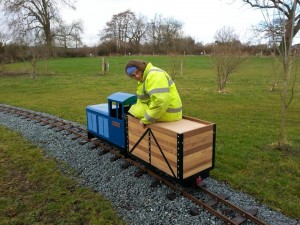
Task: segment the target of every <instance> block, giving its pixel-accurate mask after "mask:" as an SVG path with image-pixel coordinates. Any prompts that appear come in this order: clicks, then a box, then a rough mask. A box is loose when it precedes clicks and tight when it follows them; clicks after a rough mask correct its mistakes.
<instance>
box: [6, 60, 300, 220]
mask: <svg viewBox="0 0 300 225" xmlns="http://www.w3.org/2000/svg"><path fill="white" fill-rule="evenodd" d="M130 59H145V60H147V61H151V62H152V63H153V64H154V65H156V66H158V67H161V68H163V69H165V70H167V71H171V66H170V65H171V64H172V61H174V58H173V59H172V58H168V57H164V56H149V57H146V56H143V57H135V56H130V57H129V56H128V57H108V58H107V60H108V61H109V63H110V71H109V72H108V73H107V74H106V75H100V71H101V67H100V64H101V58H94V57H91V58H73V59H54V60H49V61H48V62H47V65H48V72H49V73H50V75H44V74H45V71H46V69H45V62H40V63H39V65H38V71H39V74H40V75H38V76H37V77H36V78H35V79H32V78H30V76H28V75H26V76H2V77H0V103H4V104H10V105H14V106H20V107H24V108H28V109H32V110H36V111H43V112H47V113H50V114H53V115H57V116H60V117H62V118H65V119H68V120H72V121H76V122H78V123H81V124H85V122H86V120H85V107H86V106H87V105H91V104H98V103H104V102H106V97H107V96H108V95H110V94H111V93H113V92H118V91H121V92H130V93H134V92H135V87H136V83H135V82H134V81H133V80H131V79H128V78H127V77H126V76H125V75H124V66H125V64H126V63H127V61H128V60H130ZM175 60H182V62H183V72H182V74H181V73H178V74H176V77H175V83H176V85H177V89H178V90H179V92H180V95H181V97H182V101H183V111H184V115H187V116H193V117H197V118H200V119H203V120H207V121H211V122H215V123H216V124H217V143H216V168H215V169H214V170H213V171H212V173H211V176H213V177H214V178H216V179H218V180H224V181H226V182H228V183H230V184H231V185H232V186H233V187H235V188H237V189H239V190H242V191H244V192H247V193H249V194H251V195H253V196H255V197H256V198H257V199H258V200H260V201H262V202H263V203H266V204H268V205H269V206H270V207H272V208H275V209H278V210H281V211H283V212H284V213H285V214H287V215H290V216H293V217H295V218H298V219H300V114H299V113H300V101H299V99H300V82H299V79H298V80H297V82H296V85H295V90H294V99H293V102H292V104H291V105H290V107H289V111H288V119H287V126H286V133H287V138H288V141H289V143H290V144H291V145H292V146H293V148H291V149H290V150H289V151H286V152H280V151H278V150H275V149H273V148H272V147H271V146H272V144H274V143H276V141H277V136H278V129H279V124H280V110H281V101H280V92H279V89H278V88H275V90H274V91H270V88H271V86H272V84H273V82H274V79H275V77H274V75H273V71H272V59H271V58H268V57H262V58H259V57H257V58H252V59H250V60H249V61H248V62H246V63H244V64H243V65H242V66H241V68H240V70H238V71H237V72H236V73H234V74H232V75H231V76H230V78H229V82H228V83H227V91H228V93H226V94H220V93H218V92H217V85H216V82H215V80H216V79H215V75H214V67H213V65H212V63H211V61H210V59H209V57H207V56H185V57H182V58H180V59H175ZM298 61H299V60H298ZM298 65H299V66H300V64H299V62H298ZM299 66H298V67H299ZM5 71H21V72H25V71H30V66H29V65H28V64H24V63H18V64H9V65H5ZM298 78H299V75H298Z"/></svg>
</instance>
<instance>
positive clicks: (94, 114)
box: [86, 92, 136, 149]
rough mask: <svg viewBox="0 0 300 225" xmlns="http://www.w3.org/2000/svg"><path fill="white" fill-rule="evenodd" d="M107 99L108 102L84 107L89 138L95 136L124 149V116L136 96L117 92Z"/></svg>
mask: <svg viewBox="0 0 300 225" xmlns="http://www.w3.org/2000/svg"><path fill="white" fill-rule="evenodd" d="M107 100H108V103H104V104H98V105H90V106H87V108H86V117H87V128H88V135H89V138H91V137H97V138H100V139H103V140H105V141H107V142H110V143H111V144H113V145H116V146H118V147H120V148H121V149H125V148H126V139H125V133H126V132H125V122H124V121H125V116H126V113H127V112H128V110H129V108H130V106H131V105H133V104H135V103H136V96H135V95H133V94H128V93H123V92H117V93H114V94H112V95H110V96H108V98H107Z"/></svg>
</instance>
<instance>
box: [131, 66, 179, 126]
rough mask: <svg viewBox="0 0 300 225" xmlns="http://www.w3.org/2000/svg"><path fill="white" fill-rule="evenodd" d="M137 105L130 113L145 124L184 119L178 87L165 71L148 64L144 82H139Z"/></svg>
mask: <svg viewBox="0 0 300 225" xmlns="http://www.w3.org/2000/svg"><path fill="white" fill-rule="evenodd" d="M136 94H137V98H138V100H137V103H136V104H135V105H133V106H132V107H131V108H130V110H129V112H130V113H131V114H132V115H134V116H135V117H138V118H140V119H141V120H142V122H143V123H144V124H149V123H153V122H155V121H176V120H180V119H181V118H182V103H181V99H180V96H179V94H178V92H177V89H176V85H175V83H174V82H173V80H172V79H171V78H170V76H169V75H168V74H167V73H166V72H165V71H163V70H161V69H159V68H157V67H154V66H153V65H152V64H151V63H148V64H147V66H146V69H145V71H144V74H143V81H140V82H138V87H137V92H136Z"/></svg>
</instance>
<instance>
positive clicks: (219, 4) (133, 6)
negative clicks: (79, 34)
mask: <svg viewBox="0 0 300 225" xmlns="http://www.w3.org/2000/svg"><path fill="white" fill-rule="evenodd" d="M75 6H76V10H75V11H72V10H63V18H64V20H65V21H66V22H68V23H70V22H72V20H79V19H81V20H82V21H83V24H84V29H85V32H84V35H83V42H84V43H85V44H87V45H89V46H93V45H96V44H97V43H98V41H99V36H98V34H99V31H100V30H102V29H103V28H104V27H105V24H106V22H108V21H110V20H111V19H112V16H113V15H115V14H118V13H120V12H124V11H126V10H127V9H130V10H131V11H132V12H134V13H136V15H139V14H141V15H143V16H146V18H148V20H150V19H153V18H154V16H155V14H158V15H162V16H163V17H164V18H169V17H172V18H174V19H176V20H178V21H180V22H182V23H183V31H184V34H185V35H189V36H191V37H192V38H194V39H195V40H196V41H197V42H203V43H204V44H207V43H211V42H213V41H214V35H215V33H216V31H217V30H219V29H221V28H222V27H223V26H230V27H233V28H234V29H235V31H236V34H238V35H239V37H240V40H241V41H242V42H246V41H249V40H252V41H253V33H252V32H251V31H250V30H251V26H252V25H257V24H258V23H259V22H260V21H263V20H264V17H263V15H262V13H261V11H260V10H258V9H254V8H251V7H250V6H249V5H245V4H244V3H243V1H242V0H151V1H150V0H148V1H145V0H77V3H76V5H75Z"/></svg>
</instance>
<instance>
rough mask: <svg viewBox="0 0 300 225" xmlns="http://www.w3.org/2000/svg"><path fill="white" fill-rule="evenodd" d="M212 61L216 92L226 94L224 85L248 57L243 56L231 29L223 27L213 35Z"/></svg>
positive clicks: (238, 42)
mask: <svg viewBox="0 0 300 225" xmlns="http://www.w3.org/2000/svg"><path fill="white" fill-rule="evenodd" d="M215 40H216V41H215V45H214V46H213V53H212V61H213V63H214V64H215V68H216V75H217V84H218V91H219V92H221V93H224V92H226V89H225V87H226V84H227V81H228V78H229V75H231V74H232V73H233V72H235V71H236V70H237V69H238V66H239V65H240V64H241V63H242V62H243V61H245V60H246V59H247V58H248V56H247V55H246V54H243V52H242V48H241V47H242V45H241V43H240V41H239V40H238V36H237V35H236V34H235V33H234V29H233V28H232V27H226V26H224V27H223V28H221V29H220V30H218V31H217V32H216V34H215Z"/></svg>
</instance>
